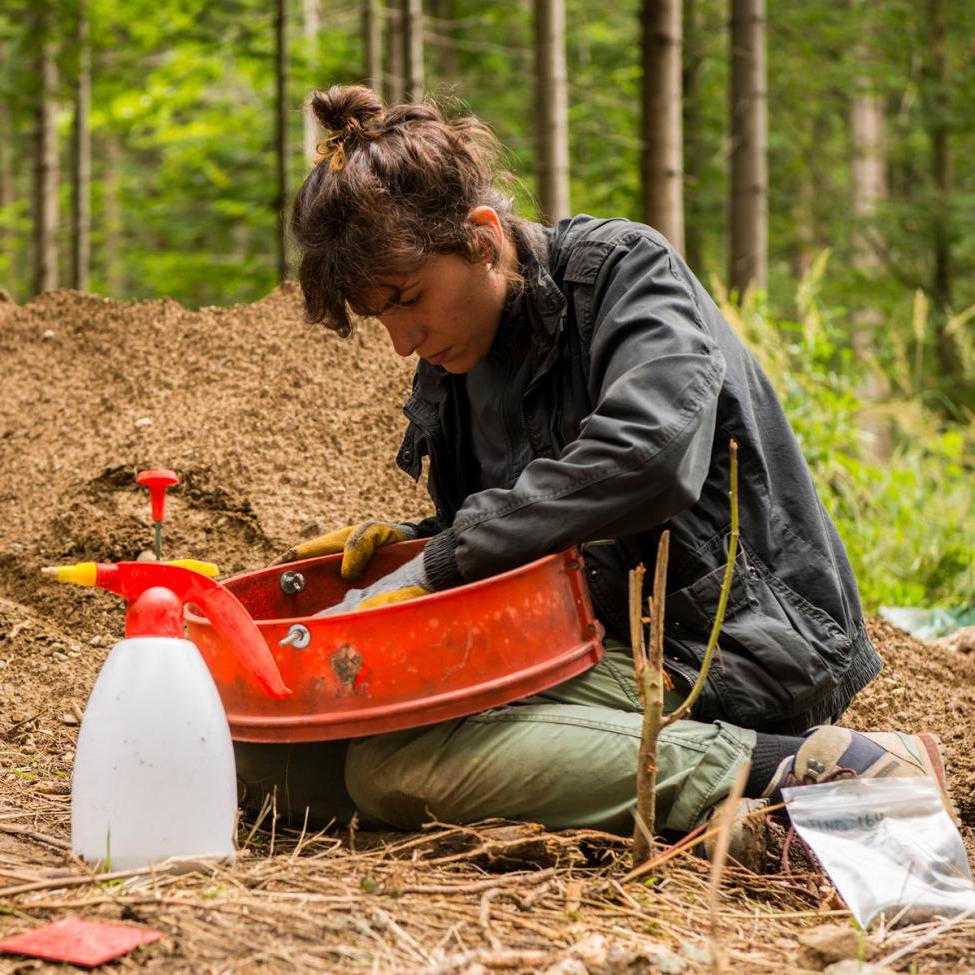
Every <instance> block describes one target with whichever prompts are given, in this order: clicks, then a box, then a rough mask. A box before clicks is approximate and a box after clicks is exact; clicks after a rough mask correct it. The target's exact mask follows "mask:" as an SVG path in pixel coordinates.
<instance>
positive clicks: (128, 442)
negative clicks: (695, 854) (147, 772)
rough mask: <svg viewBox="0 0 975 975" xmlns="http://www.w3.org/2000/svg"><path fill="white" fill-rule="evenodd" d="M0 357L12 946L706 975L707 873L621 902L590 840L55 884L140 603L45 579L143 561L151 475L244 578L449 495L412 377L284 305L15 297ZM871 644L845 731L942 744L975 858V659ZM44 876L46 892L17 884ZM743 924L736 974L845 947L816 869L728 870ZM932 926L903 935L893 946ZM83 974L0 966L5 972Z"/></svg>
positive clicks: (688, 870) (733, 930)
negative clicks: (100, 929) (63, 941)
mask: <svg viewBox="0 0 975 975" xmlns="http://www.w3.org/2000/svg"><path fill="white" fill-rule="evenodd" d="M0 366H2V369H3V374H4V383H3V396H2V397H0V470H2V471H3V472H4V479H3V483H2V485H0V888H2V889H0V937H2V936H6V935H9V934H13V933H15V932H18V931H21V930H24V929H26V928H27V927H30V926H32V925H33V924H38V923H41V922H44V921H49V920H57V919H59V918H61V917H64V916H67V915H69V914H73V913H76V914H82V915H84V916H89V917H92V918H102V919H108V920H118V919H120V918H122V919H127V920H130V921H133V922H141V923H145V924H149V925H152V926H155V927H158V928H159V929H160V930H162V931H163V932H164V933H165V934H166V935H167V937H166V938H164V939H163V941H161V942H159V943H158V944H157V945H152V946H147V947H143V948H140V949H138V951H137V952H136V953H135V954H133V955H132V956H129V957H127V958H126V959H124V960H122V961H121V962H119V963H117V968H118V970H121V971H130V970H131V971H135V970H147V971H158V972H167V973H169V972H241V973H244V972H247V973H250V972H268V971H271V972H294V971H302V972H305V971H307V972H339V971H348V970H350V969H354V968H359V969H365V970H370V971H375V972H392V971H403V972H421V971H422V972H442V973H445V975H446V973H454V972H458V973H460V972H466V973H469V975H476V973H483V972H488V971H495V970H503V971H508V972H531V971H545V972H549V973H550V975H556V973H562V975H579V973H583V975H584V973H586V972H590V973H594V975H595V973H603V972H607V973H608V972H618V971H629V972H644V971H646V972H650V971H688V972H694V971H704V970H709V969H710V967H711V962H710V961H709V959H708V952H709V951H711V950H712V948H713V945H711V943H710V942H709V939H708V936H707V934H706V933H704V934H702V932H707V911H706V902H707V868H706V866H705V865H703V864H701V863H700V862H698V861H695V860H694V859H693V858H691V857H688V856H682V857H679V858H677V859H676V860H675V861H673V865H672V866H671V867H670V868H665V869H663V870H662V871H659V872H658V874H657V875H656V878H657V879H656V880H655V881H654V882H653V884H652V885H651V886H645V885H643V884H640V883H629V884H625V885H623V884H620V882H619V880H620V878H622V877H623V875H624V874H625V872H626V850H625V844H622V843H620V842H619V841H616V840H614V839H612V838H609V837H604V836H599V835H595V834H582V833H579V834H561V835H559V836H553V835H551V834H545V833H543V832H542V831H540V830H538V829H535V828H533V827H529V826H503V827H502V826H499V825H496V826H494V827H489V828H485V829H484V830H466V831H457V830H453V831H452V830H450V829H447V828H442V827H434V828H432V829H431V830H429V831H427V832H426V833H424V834H421V835H420V836H418V837H412V838H411V837H403V836H397V837H388V836H386V837H379V836H367V835H364V834H359V833H356V832H355V831H354V830H352V831H349V830H344V829H343V830H336V829H333V830H331V831H325V832H324V833H319V834H314V835H311V834H304V835H301V834H299V833H297V832H292V831H282V830H280V829H279V828H276V824H275V823H274V822H273V817H272V816H266V817H265V818H264V819H263V820H261V821H259V822H245V823H244V824H243V826H242V837H243V845H244V848H245V853H246V854H247V855H245V856H243V857H242V858H241V860H240V861H239V862H238V865H237V866H235V867H233V868H227V867H217V868H214V869H213V871H212V872H206V873H200V874H192V875H189V876H186V875H183V876H168V875H166V876H162V877H159V876H155V877H152V878H150V879H151V883H150V882H149V881H148V880H147V878H145V877H139V878H135V879H133V880H130V881H127V882H120V883H119V884H118V885H114V884H111V883H106V882H100V883H92V882H90V881H86V882H85V883H81V884H78V885H77V886H66V887H65V886H61V887H58V886H57V885H58V884H59V883H61V882H60V881H59V880H57V877H59V876H61V874H62V873H63V874H64V875H65V876H69V875H70V877H72V878H84V871H83V869H82V868H81V867H80V865H78V864H77V863H73V862H71V860H70V854H69V853H68V852H67V850H68V846H69V843H68V840H69V838H70V834H69V818H68V803H69V800H70V795H69V781H70V774H71V768H72V762H73V758H74V743H75V740H76V736H77V726H78V721H79V716H80V714H81V709H82V707H83V706H84V702H85V701H86V699H87V696H88V693H89V691H90V689H91V686H92V683H93V681H94V678H95V676H96V674H97V672H98V668H99V667H100V666H101V664H102V662H103V661H104V658H105V655H106V653H107V651H108V648H109V647H110V646H111V645H112V643H114V642H115V640H117V639H118V637H119V635H120V634H121V632H122V628H123V610H122V606H121V603H120V601H119V600H117V599H116V597H114V596H111V595H109V594H106V593H102V592H99V591H96V590H89V589H80V588H77V587H67V586H56V585H51V584H49V583H46V582H44V581H43V580H42V578H41V576H40V573H39V571H38V570H39V569H40V567H41V566H43V565H48V564H53V563H63V562H72V561H82V560H121V559H132V558H136V557H137V556H138V555H139V553H140V552H142V551H144V550H146V549H147V548H149V547H150V545H151V539H152V527H151V521H150V518H149V508H148V504H147V500H146V495H145V493H144V491H143V490H142V489H140V488H138V487H137V486H136V485H135V482H134V474H135V472H136V471H137V470H139V469H142V468H145V467H169V468H173V469H175V470H177V471H178V472H179V474H180V478H181V484H180V486H179V488H178V489H176V490H175V491H174V492H172V494H171V498H170V500H169V502H168V505H167V523H166V530H165V538H164V547H165V552H166V556H167V557H170V558H176V557H189V556H193V557H197V558H205V559H208V560H210V561H214V562H216V563H218V564H219V565H220V566H221V569H222V570H223V572H224V574H231V573H233V572H237V571H240V570H243V569H245V568H251V567H254V566H257V565H260V564H263V563H265V562H267V561H268V560H270V559H271V558H273V557H274V556H275V555H276V554H278V553H280V552H282V551H283V550H284V549H286V548H287V547H289V546H290V545H291V544H293V543H294V542H295V541H296V540H298V539H300V538H307V537H311V536H313V535H315V534H318V533H320V532H323V531H326V530H328V529H330V528H332V527H336V526H339V525H344V524H348V523H352V522H356V521H358V520H360V519H364V518H367V517H377V516H378V517H391V518H417V517H421V516H423V515H424V514H426V513H428V512H429V501H428V499H427V498H426V495H425V493H424V491H423V489H422V486H418V485H415V484H413V483H412V482H411V480H410V479H409V478H408V477H406V475H404V474H402V473H401V472H399V471H398V470H396V469H395V467H394V465H393V463H392V457H393V456H394V453H395V450H396V447H397V446H398V443H399V437H400V436H401V433H402V428H403V425H404V421H403V418H402V415H401V413H400V410H399V404H400V403H401V402H402V400H403V399H404V398H405V395H406V393H407V392H408V390H409V383H410V377H411V374H412V363H410V362H408V361H404V360H403V359H400V358H399V357H398V356H396V355H395V353H394V352H393V351H392V349H391V348H390V347H389V344H388V342H387V341H386V339H385V337H384V335H383V334H382V331H381V329H380V328H379V327H378V326H376V325H375V324H370V323H363V324H362V325H361V327H360V328H359V330H358V331H357V333H356V335H355V336H354V337H353V338H351V339H349V340H342V339H340V338H338V337H337V336H336V335H334V334H332V333H330V332H328V331H326V330H324V329H321V328H319V327H315V326H309V325H307V324H306V323H305V322H304V320H303V318H302V312H301V306H300V301H299V296H298V294H297V293H296V290H295V289H294V288H291V287H286V288H282V289H280V290H278V291H276V292H274V293H273V294H271V295H269V296H268V297H267V298H265V299H263V300H262V301H259V302H257V303H255V304H252V305H243V306H237V307H233V308H226V309H224V308H204V309H201V310H199V311H188V310H186V309H184V308H182V307H181V306H180V305H178V304H177V303H175V302H172V301H154V302H124V303H122V302H114V301H109V300H105V299H102V298H98V297H94V296H90V295H81V294H77V293H74V292H68V291H56V292H50V293H47V294H45V295H43V296H41V297H40V298H38V299H36V300H34V301H32V302H31V303H30V304H28V305H26V306H23V307H21V306H18V305H15V304H13V303H12V302H10V301H5V300H4V299H3V293H2V292H0ZM870 629H871V633H872V636H873V638H874V640H875V642H876V644H877V646H878V649H879V650H880V652H881V654H882V656H883V657H884V660H885V662H886V669H885V671H884V673H883V674H882V675H881V676H880V677H879V678H877V680H875V681H874V682H873V684H872V685H871V686H870V687H868V688H867V690H866V691H864V692H863V693H862V694H861V695H860V697H859V698H858V700H857V702H856V703H855V705H854V707H853V708H852V709H851V711H850V713H849V714H848V715H847V721H848V723H850V724H852V725H853V726H854V727H858V728H862V729H870V728H873V729H879V728H888V727H895V728H899V729H911V730H918V729H922V728H924V729H928V730H930V731H933V732H935V733H937V734H938V735H940V736H941V739H942V741H943V742H944V745H945V753H946V757H947V760H948V763H949V769H950V775H951V784H952V787H953V791H954V797H955V800H956V802H957V804H958V807H959V811H960V814H961V817H962V821H963V827H962V829H963V835H964V836H965V839H966V843H967V844H968V845H969V849H970V850H971V849H972V848H973V838H975V830H973V827H975V792H973V788H972V783H973V781H975V778H973V771H975V733H973V731H972V728H971V722H970V720H969V716H970V715H971V714H972V713H973V710H975V708H973V705H975V658H973V657H969V656H967V655H964V654H962V653H959V652H953V651H952V650H951V649H949V648H946V647H944V646H942V647H932V646H926V645H923V644H920V643H918V642H916V641H914V640H912V639H910V638H909V637H907V636H906V635H905V634H903V633H902V632H900V631H898V630H896V629H894V628H893V627H891V626H889V625H887V624H885V623H882V622H880V621H871V623H870ZM499 869H506V870H508V871H510V872H508V873H499V872H498V871H499ZM59 871H60V873H59ZM37 882H45V883H46V884H47V886H46V887H44V888H43V889H37V890H33V891H31V890H28V891H24V892H22V893H19V894H18V893H15V892H14V891H15V889H16V888H18V887H19V886H22V885H28V886H29V885H30V884H32V883H37ZM722 917H723V920H722V923H721V925H720V926H719V940H720V941H721V942H722V943H723V944H724V946H725V947H724V950H725V951H726V952H727V953H728V957H729V959H730V963H731V964H737V965H738V966H739V967H740V968H742V969H743V970H745V971H749V972H765V971H768V972H772V971H776V972H787V971H790V970H791V971H794V972H798V971H810V970H816V971H818V970H821V969H822V967H823V964H824V962H823V960H822V958H819V957H818V956H816V957H813V956H811V955H810V954H809V949H808V948H803V947H802V946H801V945H800V942H799V936H800V935H801V934H802V933H803V931H804V930H805V929H806V928H808V927H810V926H820V925H822V924H823V923H825V922H827V921H832V922H836V921H838V923H839V924H840V925H841V926H842V927H843V929H844V930H849V928H850V921H849V915H848V914H846V913H845V912H843V911H842V905H839V904H838V903H837V902H836V900H835V897H834V895H833V893H832V890H831V888H830V887H829V885H828V883H825V881H824V879H823V878H822V877H821V876H819V875H817V874H815V873H814V872H809V873H806V874H797V875H795V876H794V877H793V878H791V879H788V880H787V879H784V878H772V879H756V878H753V877H751V876H750V875H745V874H743V873H740V872H736V871H734V870H731V871H729V872H728V874H727V878H726V885H725V891H724V895H723V915H722ZM702 919H703V920H702ZM920 930H922V929H913V930H912V931H908V932H904V931H902V932H900V933H896V932H894V933H892V932H887V933H886V934H885V935H884V938H885V939H886V940H884V938H881V939H879V940H878V944H877V945H876V946H875V950H876V951H878V952H879V953H880V954H881V955H883V954H886V953H887V952H888V951H890V950H892V949H893V948H895V947H897V946H899V945H904V944H907V943H908V941H909V939H910V937H912V936H913V935H914V934H917V933H918V932H919V931H920ZM972 930H973V927H972V925H971V923H970V922H966V924H963V925H960V926H959V927H957V928H956V929H954V930H953V931H950V932H948V933H947V934H943V935H941V936H939V937H938V938H936V939H935V940H934V941H933V942H932V943H930V944H929V945H927V946H924V947H920V948H918V949H916V950H914V951H912V952H911V953H910V954H909V955H908V956H906V957H905V958H903V959H901V960H900V961H898V962H896V963H895V964H894V968H895V970H898V971H907V970H908V968H909V966H910V965H911V964H916V966H917V967H916V971H918V972H921V973H925V972H932V973H933V972H949V971H952V972H953V971H958V972H961V971H967V970H971V969H972V967H973V966H975V946H973V944H972V938H971V931H972ZM874 940H877V939H874ZM879 941H883V944H880V943H879ZM871 944H873V941H871ZM871 950H874V949H871ZM66 970H67V968H65V967H61V966H56V965H48V964H45V963H41V962H28V961H23V960H18V959H13V958H8V959H4V960H0V975H3V973H8V972H10V973H12V972H28V971H52V972H53V971H66Z"/></svg>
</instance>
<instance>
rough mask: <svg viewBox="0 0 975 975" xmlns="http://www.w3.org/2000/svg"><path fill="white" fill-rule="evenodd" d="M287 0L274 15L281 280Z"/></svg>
mask: <svg viewBox="0 0 975 975" xmlns="http://www.w3.org/2000/svg"><path fill="white" fill-rule="evenodd" d="M286 10H287V7H286V0H277V4H276V8H275V16H274V36H275V45H276V46H275V56H276V71H275V82H276V91H275V105H276V113H275V123H276V125H275V148H276V150H277V169H278V198H277V201H276V204H275V211H276V216H277V223H278V279H279V280H280V281H286V280H287V278H288V246H287V242H288V236H287V226H288V221H287V215H286V211H287V207H288V159H289V156H290V151H289V145H288V46H287V38H288V20H287V14H286Z"/></svg>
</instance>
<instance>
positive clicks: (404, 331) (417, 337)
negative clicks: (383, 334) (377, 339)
mask: <svg viewBox="0 0 975 975" xmlns="http://www.w3.org/2000/svg"><path fill="white" fill-rule="evenodd" d="M383 324H384V325H385V324H386V323H385V322H384V323H383ZM386 331H387V332H389V337H390V340H391V341H392V343H393V348H394V349H395V350H396V354H397V355H401V356H408V355H412V354H413V353H414V352H415V351H416V350H417V349H418V348H419V347H420V346H421V345H422V344H423V338H424V335H425V333H424V331H423V329H422V328H418V327H416V326H413V325H401V324H395V325H386Z"/></svg>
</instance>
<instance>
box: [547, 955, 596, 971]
mask: <svg viewBox="0 0 975 975" xmlns="http://www.w3.org/2000/svg"><path fill="white" fill-rule="evenodd" d="M544 975H589V969H588V968H586V966H585V965H584V964H583V963H582V962H581V961H579V959H578V958H563V959H562V961H557V962H556V963H555V964H554V965H549V967H548V968H546V969H544Z"/></svg>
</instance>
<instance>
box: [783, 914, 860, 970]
mask: <svg viewBox="0 0 975 975" xmlns="http://www.w3.org/2000/svg"><path fill="white" fill-rule="evenodd" d="M863 937H864V936H863V935H862V934H861V933H859V932H858V931H856V930H855V929H854V928H853V927H852V926H851V925H848V924H821V925H819V927H815V928H811V929H810V930H808V931H803V932H802V933H801V934H800V935H799V936H798V938H797V940H798V942H799V944H800V945H801V949H800V952H799V964H800V965H806V966H807V967H809V968H822V967H823V966H824V965H829V964H830V963H832V962H836V961H841V960H843V959H847V958H858V957H859V956H860V951H861V939H862V938H863ZM864 947H866V946H864Z"/></svg>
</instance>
